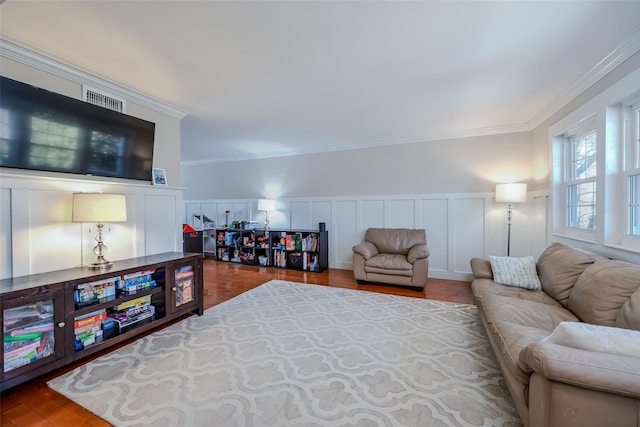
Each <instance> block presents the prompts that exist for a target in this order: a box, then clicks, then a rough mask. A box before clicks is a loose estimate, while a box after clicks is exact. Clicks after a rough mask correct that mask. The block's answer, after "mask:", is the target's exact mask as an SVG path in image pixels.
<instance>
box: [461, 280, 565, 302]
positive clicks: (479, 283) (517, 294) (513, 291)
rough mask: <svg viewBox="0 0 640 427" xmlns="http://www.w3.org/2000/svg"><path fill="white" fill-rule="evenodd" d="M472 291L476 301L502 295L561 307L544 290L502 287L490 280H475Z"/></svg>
mask: <svg viewBox="0 0 640 427" xmlns="http://www.w3.org/2000/svg"><path fill="white" fill-rule="evenodd" d="M471 291H472V292H473V296H474V298H475V299H476V301H478V300H483V299H486V298H491V297H492V296H496V295H500V296H503V297H511V298H518V299H521V300H524V301H533V302H538V303H541V304H548V305H552V306H556V307H561V305H560V303H559V302H558V301H556V300H554V299H553V298H551V297H550V296H549V295H547V294H546V293H545V292H544V291H542V290H539V291H535V290H534V291H531V290H526V289H522V288H516V287H513V286H502V285H498V284H497V283H495V282H494V281H493V280H489V279H476V280H474V281H473V283H472V284H471Z"/></svg>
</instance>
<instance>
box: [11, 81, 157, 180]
mask: <svg viewBox="0 0 640 427" xmlns="http://www.w3.org/2000/svg"><path fill="white" fill-rule="evenodd" d="M154 134H155V123H151V122H148V121H146V120H142V119H138V118H136V117H132V116H129V115H127V114H122V113H119V112H117V111H112V110H108V109H106V108H102V107H98V106H96V105H92V104H89V103H87V102H84V101H80V100H77V99H74V98H70V97H67V96H64V95H60V94H57V93H54V92H49V91H47V90H44V89H40V88H37V87H34V86H30V85H28V84H25V83H21V82H18V81H16V80H12V79H9V78H6V77H1V80H0V166H2V167H7V168H21V169H31V170H39V171H51V172H67V173H75V174H82V175H96V176H106V177H115V178H126V179H136V180H144V181H150V180H151V169H152V167H153V141H154Z"/></svg>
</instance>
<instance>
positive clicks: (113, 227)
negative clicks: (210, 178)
mask: <svg viewBox="0 0 640 427" xmlns="http://www.w3.org/2000/svg"><path fill="white" fill-rule="evenodd" d="M0 178H1V181H0V201H2V204H1V205H0V245H2V246H0V253H2V254H3V256H1V257H0V279H4V278H8V277H19V276H24V275H28V274H37V273H44V272H48V271H54V270H61V269H65V268H73V267H77V266H79V265H82V264H88V263H90V262H91V261H93V260H94V259H95V256H94V255H93V253H92V249H93V247H94V246H95V244H96V242H95V237H96V229H95V224H80V223H72V222H71V213H72V209H71V206H72V200H73V193H76V192H104V193H116V194H124V195H125V196H126V200H127V221H126V222H121V223H113V224H106V225H105V233H104V241H105V243H106V245H107V247H108V252H107V255H106V258H107V259H108V260H110V261H115V260H121V259H127V258H133V257H139V256H144V255H151V254H157V253H162V252H174V251H179V252H180V251H182V227H181V225H182V211H181V207H182V190H181V189H175V188H170V187H152V186H151V185H139V184H123V183H118V182H109V181H95V180H81V179H71V178H60V177H55V178H54V177H32V176H21V175H11V174H7V173H3V174H2V175H0Z"/></svg>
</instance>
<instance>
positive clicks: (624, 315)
mask: <svg viewBox="0 0 640 427" xmlns="http://www.w3.org/2000/svg"><path fill="white" fill-rule="evenodd" d="M616 326H617V327H618V328H626V329H635V330H636V331H640V289H639V290H637V291H635V292H634V293H633V295H631V297H630V298H629V301H627V302H625V303H624V305H623V306H622V308H621V309H620V313H619V314H618V318H617V319H616Z"/></svg>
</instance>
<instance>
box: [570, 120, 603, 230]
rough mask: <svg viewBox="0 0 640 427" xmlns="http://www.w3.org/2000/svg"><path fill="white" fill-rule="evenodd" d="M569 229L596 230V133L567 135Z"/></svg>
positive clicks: (591, 131) (593, 130)
mask: <svg viewBox="0 0 640 427" xmlns="http://www.w3.org/2000/svg"><path fill="white" fill-rule="evenodd" d="M566 141H567V151H568V152H567V160H568V162H569V165H568V168H567V170H568V171H569V173H568V175H569V176H568V177H567V224H566V225H567V227H571V228H577V229H582V230H595V228H596V223H595V219H596V177H597V161H596V153H597V147H596V142H597V139H596V131H595V129H591V130H589V131H588V132H586V133H584V132H580V133H579V134H577V135H569V136H566Z"/></svg>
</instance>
